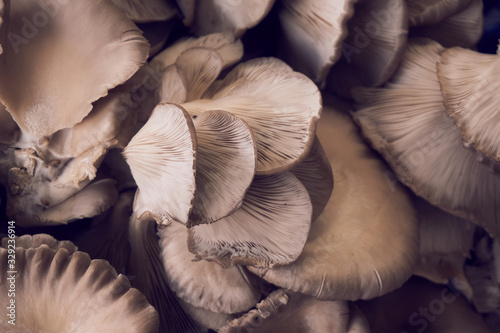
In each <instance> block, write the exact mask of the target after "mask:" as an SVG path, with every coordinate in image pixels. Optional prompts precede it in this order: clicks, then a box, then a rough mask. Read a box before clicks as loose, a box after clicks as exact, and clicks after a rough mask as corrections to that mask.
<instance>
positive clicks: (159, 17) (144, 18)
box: [111, 0, 178, 22]
mask: <svg viewBox="0 0 500 333" xmlns="http://www.w3.org/2000/svg"><path fill="white" fill-rule="evenodd" d="M111 2H113V3H114V4H115V5H116V6H117V7H118V8H120V9H121V10H122V11H123V12H124V13H125V15H127V17H128V18H129V19H131V20H132V21H134V22H154V21H167V20H170V19H172V18H173V17H174V16H176V15H177V14H178V11H177V8H176V6H175V4H173V3H172V2H171V1H170V0H111Z"/></svg>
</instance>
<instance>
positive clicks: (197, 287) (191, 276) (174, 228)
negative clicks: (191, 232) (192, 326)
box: [158, 223, 260, 313]
mask: <svg viewBox="0 0 500 333" xmlns="http://www.w3.org/2000/svg"><path fill="white" fill-rule="evenodd" d="M158 234H159V236H160V247H161V249H162V253H161V254H162V258H163V266H164V267H165V273H166V275H167V281H168V284H169V286H170V288H171V289H172V291H174V292H175V294H176V295H177V296H178V297H179V298H181V299H182V300H184V301H185V302H187V303H189V304H191V305H193V306H196V307H200V308H203V309H206V310H209V311H213V312H218V313H220V312H223V313H236V312H242V311H247V310H248V309H250V308H251V307H253V306H255V304H257V302H258V301H259V299H260V291H259V290H257V289H256V288H254V287H253V286H252V285H251V283H250V282H249V281H246V280H245V279H244V278H243V276H242V275H241V274H240V272H239V271H238V268H237V267H231V268H229V269H224V270H223V269H221V267H220V266H219V265H217V264H216V263H213V262H208V261H204V260H202V261H193V259H195V257H194V255H193V254H192V253H190V252H189V250H188V246H187V237H188V229H187V228H186V227H185V226H182V225H179V224H177V223H174V224H172V225H169V226H166V227H163V228H162V229H160V230H159V232H158Z"/></svg>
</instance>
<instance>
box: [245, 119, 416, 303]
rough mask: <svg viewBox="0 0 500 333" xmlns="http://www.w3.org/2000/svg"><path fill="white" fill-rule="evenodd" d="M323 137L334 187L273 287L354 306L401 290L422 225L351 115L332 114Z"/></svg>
mask: <svg viewBox="0 0 500 333" xmlns="http://www.w3.org/2000/svg"><path fill="white" fill-rule="evenodd" d="M317 135H318V137H319V139H320V140H321V142H322V144H323V148H324V149H325V152H326V155H327V156H328V159H329V160H330V163H331V165H332V169H333V177H334V179H335V186H334V188H333V193H332V196H331V197H330V200H329V202H328V203H327V205H326V207H325V209H324V211H323V213H321V215H320V216H319V217H318V219H317V220H316V221H315V222H314V223H313V224H312V225H311V231H310V233H309V238H308V240H307V243H306V245H305V247H304V250H303V252H302V254H301V255H300V256H299V258H298V259H297V260H295V261H294V262H292V263H291V264H289V265H285V266H282V267H277V268H273V269H269V270H261V269H257V268H252V267H250V270H251V271H252V272H255V273H260V275H261V276H262V277H263V278H264V279H265V280H267V281H269V282H271V283H273V284H275V285H278V286H281V287H283V288H287V289H290V290H292V291H294V292H300V293H303V294H307V295H311V296H314V297H316V298H318V299H321V300H355V299H360V298H362V299H366V298H371V297H374V296H378V295H382V294H384V293H387V292H389V291H391V290H393V289H395V288H397V287H399V286H400V285H401V284H402V283H403V282H404V281H406V279H408V277H409V276H410V275H411V273H412V271H413V266H414V264H415V261H416V259H417V255H418V225H417V221H416V216H415V213H414V210H413V207H412V204H411V202H410V200H409V198H408V197H407V195H406V194H405V190H404V189H403V188H402V187H401V186H399V185H398V184H392V183H390V182H388V181H387V177H386V175H387V174H388V172H389V171H388V170H387V168H386V167H385V165H384V163H383V162H382V161H380V160H379V159H378V158H377V157H376V156H375V155H374V154H373V153H372V152H371V151H370V150H369V148H368V147H367V146H366V144H365V143H364V142H363V141H362V139H361V137H360V136H359V135H358V133H357V129H356V128H355V126H354V124H353V123H352V122H351V120H350V119H349V116H347V115H345V114H342V113H340V112H338V111H334V110H331V109H327V110H325V112H324V113H323V117H322V119H321V121H320V122H319V124H318V132H317Z"/></svg>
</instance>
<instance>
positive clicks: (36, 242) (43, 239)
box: [2, 234, 78, 255]
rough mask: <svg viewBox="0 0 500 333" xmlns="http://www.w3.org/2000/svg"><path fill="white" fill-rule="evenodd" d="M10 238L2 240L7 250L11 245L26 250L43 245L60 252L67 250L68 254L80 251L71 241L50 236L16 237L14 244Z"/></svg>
mask: <svg viewBox="0 0 500 333" xmlns="http://www.w3.org/2000/svg"><path fill="white" fill-rule="evenodd" d="M9 239H11V238H10V237H4V238H2V247H3V248H5V249H8V248H9V244H11V245H12V244H13V243H15V247H22V248H24V249H32V248H33V249H36V248H39V247H40V246H42V245H46V246H48V247H49V248H50V249H53V250H56V251H57V250H59V249H66V250H67V251H68V254H70V255H71V254H73V253H74V252H76V251H77V250H78V248H77V247H76V245H75V244H73V243H72V242H70V241H67V240H65V241H58V240H57V239H55V238H54V237H52V236H51V235H48V234H36V235H22V236H21V237H15V241H14V242H10V241H9Z"/></svg>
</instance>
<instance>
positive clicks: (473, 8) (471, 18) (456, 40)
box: [410, 0, 484, 47]
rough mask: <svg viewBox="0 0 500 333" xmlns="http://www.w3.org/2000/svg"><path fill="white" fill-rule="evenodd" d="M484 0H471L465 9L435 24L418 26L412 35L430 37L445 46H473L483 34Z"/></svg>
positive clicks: (414, 28)
mask: <svg viewBox="0 0 500 333" xmlns="http://www.w3.org/2000/svg"><path fill="white" fill-rule="evenodd" d="M483 20H484V19H483V1H482V0H471V1H470V4H469V5H468V6H467V7H465V8H464V9H463V10H461V11H459V12H457V13H455V14H453V15H451V16H450V17H448V18H446V19H444V20H442V21H440V22H438V23H436V24H433V25H424V26H416V27H413V28H412V29H411V30H410V36H411V37H428V38H430V39H433V40H435V41H436V42H438V43H439V44H441V45H442V46H444V47H453V46H461V47H473V46H474V45H476V44H477V42H479V39H480V38H481V35H482V34H483Z"/></svg>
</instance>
